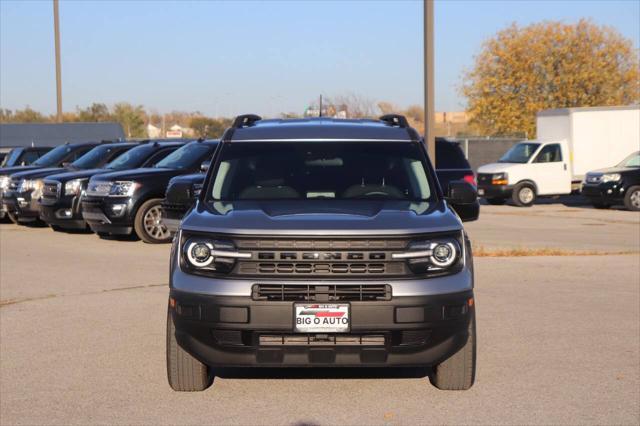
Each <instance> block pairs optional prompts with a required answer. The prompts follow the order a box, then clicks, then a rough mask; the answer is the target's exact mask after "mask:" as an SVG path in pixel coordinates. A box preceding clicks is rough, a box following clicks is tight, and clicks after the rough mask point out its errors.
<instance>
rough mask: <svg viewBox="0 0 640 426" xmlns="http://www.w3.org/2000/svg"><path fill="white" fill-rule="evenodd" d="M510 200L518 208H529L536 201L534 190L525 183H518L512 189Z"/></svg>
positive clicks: (530, 185)
mask: <svg viewBox="0 0 640 426" xmlns="http://www.w3.org/2000/svg"><path fill="white" fill-rule="evenodd" d="M511 199H512V200H513V204H515V205H516V206H518V207H531V206H532V205H533V203H535V201H536V188H535V187H534V186H533V185H532V184H530V183H527V182H522V183H519V184H517V185H516V186H515V188H513V194H512V195H511Z"/></svg>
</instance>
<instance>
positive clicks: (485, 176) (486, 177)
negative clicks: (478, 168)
mask: <svg viewBox="0 0 640 426" xmlns="http://www.w3.org/2000/svg"><path fill="white" fill-rule="evenodd" d="M492 178H493V174H490V173H478V183H479V184H480V183H484V184H489V185H490V184H491V179H492Z"/></svg>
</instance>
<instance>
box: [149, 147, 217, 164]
mask: <svg viewBox="0 0 640 426" xmlns="http://www.w3.org/2000/svg"><path fill="white" fill-rule="evenodd" d="M209 154H211V145H209V144H203V143H199V142H192V143H190V144H188V145H185V146H183V147H182V148H180V149H178V150H176V151H174V152H172V153H171V154H169V155H168V156H166V157H165V158H163V159H162V160H160V161H158V164H156V165H155V166H154V167H158V168H162V169H193V168H196V166H199V165H200V163H202V162H203V161H204V160H205V159H209V158H208V157H210V155H209Z"/></svg>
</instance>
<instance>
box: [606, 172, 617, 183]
mask: <svg viewBox="0 0 640 426" xmlns="http://www.w3.org/2000/svg"><path fill="white" fill-rule="evenodd" d="M620 177H621V176H620V173H605V174H603V175H602V182H617V181H619V180H620Z"/></svg>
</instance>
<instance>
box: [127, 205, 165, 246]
mask: <svg viewBox="0 0 640 426" xmlns="http://www.w3.org/2000/svg"><path fill="white" fill-rule="evenodd" d="M161 203H162V199H161V198H152V199H150V200H147V201H145V202H144V203H142V205H141V206H140V208H138V211H137V212H136V218H135V221H134V223H133V224H134V229H135V231H136V234H137V235H138V237H140V239H141V240H142V241H144V242H145V243H149V244H162V243H169V242H171V233H170V232H169V230H168V229H167V227H166V226H165V225H164V224H163V223H162V206H161Z"/></svg>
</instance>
